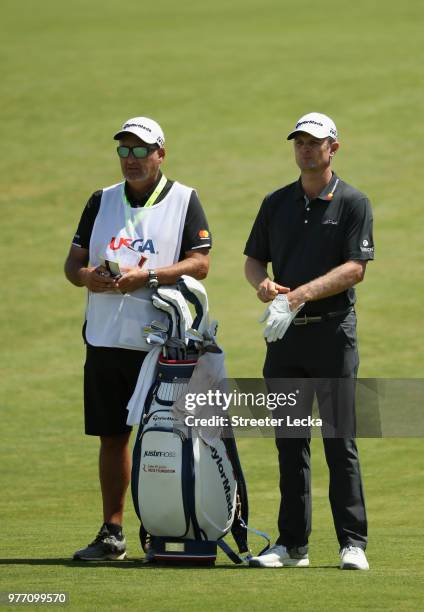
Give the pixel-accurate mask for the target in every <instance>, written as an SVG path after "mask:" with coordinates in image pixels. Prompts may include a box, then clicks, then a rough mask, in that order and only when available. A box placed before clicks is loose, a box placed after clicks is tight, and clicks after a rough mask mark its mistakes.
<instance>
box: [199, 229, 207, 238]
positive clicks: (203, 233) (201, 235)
mask: <svg viewBox="0 0 424 612" xmlns="http://www.w3.org/2000/svg"><path fill="white" fill-rule="evenodd" d="M199 236H200V238H209V232H208V231H207V230H200V232H199Z"/></svg>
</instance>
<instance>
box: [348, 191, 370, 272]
mask: <svg viewBox="0 0 424 612" xmlns="http://www.w3.org/2000/svg"><path fill="white" fill-rule="evenodd" d="M346 230H347V231H346V238H345V242H344V247H343V255H344V259H345V260H346V261H349V260H352V259H353V260H362V261H367V260H370V259H374V239H373V216H372V210H371V203H370V201H369V200H368V198H366V197H365V198H361V199H360V200H355V201H353V202H352V207H351V209H350V212H349V219H348V223H347V227H346Z"/></svg>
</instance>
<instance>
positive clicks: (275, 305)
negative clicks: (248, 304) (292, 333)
mask: <svg viewBox="0 0 424 612" xmlns="http://www.w3.org/2000/svg"><path fill="white" fill-rule="evenodd" d="M303 306H304V304H301V305H300V306H298V308H295V309H293V310H290V304H289V301H288V299H287V296H286V295H283V294H280V295H277V297H276V298H275V299H274V300H273V301H272V303H271V304H270V305H269V306H268V307H267V308H266V310H265V312H264V314H263V315H262V317H261V318H260V319H259V322H260V323H266V325H265V329H264V338H265V340H266V341H267V342H275V341H276V340H281V338H282V337H283V336H284V334H285V333H286V331H287V330H288V328H289V325H290V324H291V322H292V321H293V319H294V318H295V316H296V314H297V313H298V312H299V310H300V309H301V308H302V307H303Z"/></svg>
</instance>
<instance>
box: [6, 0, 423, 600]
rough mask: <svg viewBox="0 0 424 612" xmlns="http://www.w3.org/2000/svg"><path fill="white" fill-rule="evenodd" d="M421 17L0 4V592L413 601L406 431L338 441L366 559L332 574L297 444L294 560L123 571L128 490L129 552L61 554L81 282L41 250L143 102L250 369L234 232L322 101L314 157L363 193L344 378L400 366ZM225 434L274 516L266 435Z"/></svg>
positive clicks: (414, 290)
mask: <svg viewBox="0 0 424 612" xmlns="http://www.w3.org/2000/svg"><path fill="white" fill-rule="evenodd" d="M423 16H424V9H423V5H422V2H421V1H420V0H410V1H409V2H407V3H403V4H400V3H399V2H395V1H394V0H388V1H387V2H382V1H381V2H372V3H370V2H368V1H366V0H357V1H356V2H354V3H347V2H344V3H341V2H337V1H336V0H323V2H321V3H320V4H319V5H317V4H316V3H315V2H312V0H305V1H304V2H302V3H299V2H296V1H295V0H285V1H284V2H277V1H276V0H261V1H259V0H232V1H231V2H224V1H223V0H216V1H215V2H214V3H213V4H211V3H205V2H199V1H198V0H197V1H195V0H188V1H186V2H183V3H175V2H171V1H170V0H157V1H156V2H155V3H154V4H152V5H149V6H147V5H145V4H143V3H140V2H139V1H136V0H128V1H127V2H126V3H124V4H122V3H119V2H118V1H117V0H102V1H100V0H90V1H89V2H87V1H85V0H72V2H68V3H63V2H57V0H56V1H53V0H43V1H42V2H37V3H35V2H33V1H30V0H22V2H19V3H16V2H14V1H13V0H3V2H2V16H1V20H0V35H1V41H2V60H3V61H2V93H1V102H2V115H3V122H2V128H3V143H4V149H5V151H4V152H5V155H3V159H2V169H3V171H2V173H1V176H0V184H1V189H0V198H1V210H2V219H1V220H2V240H1V247H0V248H1V260H2V262H3V268H4V276H3V278H4V288H3V292H2V300H1V305H0V308H1V313H0V314H1V316H0V333H1V339H2V350H1V354H0V361H1V363H0V365H1V382H0V409H1V432H2V435H1V444H0V454H1V456H0V459H1V466H2V469H1V472H0V484H1V491H2V495H1V497H0V510H1V516H2V524H1V529H0V550H1V553H0V557H1V567H0V590H3V591H20V592H27V591H52V590H53V591H58V590H64V591H68V592H69V595H70V598H71V608H72V609H75V610H103V609H109V610H139V609H140V610H143V609H149V610H154V611H156V610H158V611H159V610H179V609H183V608H184V609H187V610H193V611H197V610H199V609H203V610H209V609H210V610H212V609H217V608H219V609H222V610H238V609H246V608H247V609H252V610H256V609H260V608H267V609H275V610H277V609H288V610H311V611H315V610H335V611H336V610H340V609H343V610H358V609H365V608H367V609H370V608H371V609H376V610H379V609H386V610H419V609H422V600H423V595H424V593H423V560H422V557H423V555H422V551H421V545H420V543H421V541H422V537H423V529H422V527H421V525H420V524H418V523H419V521H418V518H419V513H420V511H421V509H422V507H423V502H424V493H423V488H424V487H423V467H422V466H423V462H422V454H423V447H424V444H423V441H422V439H412V438H410V439H386V440H361V441H360V450H361V459H362V470H363V472H364V479H365V488H366V495H367V501H368V512H369V520H370V545H369V559H370V563H371V567H372V571H370V572H369V573H365V572H364V573H362V572H358V573H355V572H339V571H338V570H336V563H337V547H336V541H335V535H334V530H333V527H332V523H331V516H330V511H329V505H328V502H327V499H326V497H327V474H326V469H325V466H324V459H323V453H322V449H321V445H320V442H319V440H314V444H313V485H314V522H313V525H314V531H313V535H312V538H311V559H312V567H311V568H310V569H305V570H303V571H300V570H298V571H295V570H287V571H278V570H277V571H272V570H271V571H260V570H259V571H255V570H248V569H245V568H241V569H239V568H235V567H233V566H230V565H228V564H227V563H226V562H225V560H224V559H223V558H222V557H220V562H219V564H218V567H217V568H216V569H213V570H184V571H183V570H176V569H157V568H156V569H153V568H147V567H146V568H143V567H140V566H139V564H137V559H139V558H140V556H141V555H140V551H139V547H138V543H137V522H136V518H135V514H134V512H133V511H132V508H131V503H130V502H128V506H127V513H126V533H127V538H128V540H129V555H130V561H129V562H128V563H123V564H119V565H113V564H112V565H107V566H106V565H102V564H93V565H90V566H83V567H81V566H78V565H76V564H74V563H72V562H70V561H69V557H70V555H71V553H72V552H73V551H74V550H75V549H76V548H78V547H80V546H82V545H84V544H85V543H87V542H88V541H89V540H90V539H92V538H93V537H94V533H95V531H96V529H97V528H98V527H99V523H100V520H99V516H100V513H99V510H100V503H99V492H98V485H97V474H96V471H97V468H96V461H97V459H96V456H97V440H94V439H91V438H90V439H89V438H85V437H84V436H83V435H82V433H81V431H82V407H81V404H82V397H81V396H82V393H81V380H82V361H83V347H82V343H81V339H80V326H81V319H82V314H83V309H84V295H83V292H82V291H78V290H77V289H76V288H74V287H71V286H70V285H69V284H67V283H66V282H65V280H64V277H63V272H62V267H63V261H64V258H65V256H66V253H67V250H68V248H69V243H70V240H71V238H72V235H73V232H74V230H75V227H76V224H77V222H78V219H79V216H80V214H81V211H82V207H83V205H84V204H85V202H86V200H87V198H88V197H89V195H90V194H91V193H92V192H93V191H94V190H96V189H98V188H100V187H102V186H105V185H109V184H112V183H114V182H117V181H118V180H120V175H119V170H118V169H119V165H118V162H117V159H116V155H115V153H114V144H113V141H112V139H111V136H112V134H113V133H114V131H116V129H117V127H118V126H119V125H120V124H121V123H122V122H123V121H124V120H125V119H126V118H128V117H131V116H135V115H137V114H145V115H148V116H149V115H150V116H153V117H155V118H156V119H158V120H159V121H160V123H161V124H162V126H163V128H164V130H165V134H166V137H167V153H168V157H167V161H166V165H165V172H166V174H167V175H168V176H169V177H170V178H176V179H178V180H180V181H181V182H183V183H186V184H189V185H194V186H196V188H197V189H198V192H199V196H200V199H201V201H202V202H203V203H204V206H205V208H206V211H207V214H208V217H209V221H210V225H211V229H212V232H213V236H214V249H213V258H212V267H211V273H210V276H209V278H208V280H207V288H208V291H209V297H210V302H211V305H212V314H213V316H214V317H216V318H217V319H219V321H220V337H221V341H222V343H223V345H224V347H225V349H226V352H227V355H228V362H227V364H228V369H229V373H230V374H231V375H232V376H237V377H243V376H246V377H252V376H259V375H260V371H261V367H262V360H263V343H262V341H261V336H260V329H259V326H258V325H257V324H256V320H257V318H258V316H259V314H260V312H261V310H262V307H261V305H260V304H259V302H257V300H256V298H255V296H254V294H253V292H252V290H251V289H250V288H249V287H248V286H247V284H246V283H245V282H244V280H243V278H242V266H243V259H244V258H243V255H242V251H243V247H244V243H245V240H246V237H247V235H248V231H249V229H250V226H251V224H252V221H253V219H254V216H255V214H256V212H257V209H258V206H259V204H260V202H261V200H262V198H263V196H264V194H265V193H267V192H268V191H270V190H272V189H274V188H276V187H278V186H279V185H281V184H285V183H288V182H290V181H292V180H294V178H295V177H296V176H297V169H296V167H295V165H294V163H293V159H292V157H293V156H292V151H291V146H290V144H288V143H286V142H285V140H284V138H285V134H286V133H287V132H288V130H290V129H291V128H292V125H293V123H294V122H295V120H296V119H297V118H298V117H299V116H300V115H302V114H303V113H305V112H308V111H311V110H317V111H321V112H326V113H328V114H329V115H331V116H333V117H334V118H335V120H336V123H337V126H338V128H339V131H340V135H341V142H342V148H341V150H340V152H339V153H338V155H337V158H336V163H335V169H336V170H337V171H338V173H339V174H340V175H341V176H342V177H343V178H345V179H346V180H347V181H348V182H351V183H353V184H354V185H355V186H357V187H358V188H360V189H361V190H363V191H365V192H366V193H368V194H369V196H370V198H371V200H372V202H373V205H374V213H375V221H376V229H375V234H376V236H375V237H376V244H377V260H376V261H375V262H374V263H372V264H370V265H369V267H368V271H367V276H366V280H365V283H364V284H363V285H362V286H361V287H360V288H359V290H358V295H359V304H358V313H359V323H360V325H359V334H360V347H361V356H362V365H361V370H360V374H361V376H364V377H381V378H390V377H395V378H409V377H411V378H420V377H422V376H423V371H424V367H423V366H424V353H423V351H422V346H423V333H422V316H421V313H422V290H421V289H420V283H421V280H422V277H423V271H424V270H423V259H422V257H421V252H422V231H421V230H420V227H421V226H422V222H421V218H422V202H421V197H420V193H421V181H420V178H421V176H420V174H421V172H420V171H421V161H420V156H421V147H420V145H421V142H422V140H423V136H424V127H423V126H424V123H423V122H422V121H420V120H417V118H418V117H420V113H419V112H418V111H419V109H420V108H421V104H422V99H423V85H424V82H423V76H422V58H423V45H422V32H421V30H422V19H423ZM242 347H243V349H242ZM399 409H400V410H401V409H402V406H399ZM240 447H241V454H242V461H243V465H244V469H245V472H246V478H247V481H248V485H249V490H250V504H251V509H252V510H251V515H252V516H251V523H252V525H253V526H256V527H258V528H261V529H264V530H268V531H269V532H270V533H272V534H273V536H275V519H276V514H277V499H278V494H277V469H276V457H275V452H274V446H273V442H272V440H261V439H243V440H242V441H241V444H240Z"/></svg>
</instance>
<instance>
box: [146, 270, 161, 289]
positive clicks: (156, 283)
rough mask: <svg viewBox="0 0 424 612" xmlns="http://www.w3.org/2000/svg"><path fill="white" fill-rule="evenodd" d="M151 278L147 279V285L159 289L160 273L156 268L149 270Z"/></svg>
mask: <svg viewBox="0 0 424 612" xmlns="http://www.w3.org/2000/svg"><path fill="white" fill-rule="evenodd" d="M148 273H149V278H148V279H147V287H148V288H149V289H157V288H158V287H159V280H158V275H157V274H156V272H155V271H154V270H148Z"/></svg>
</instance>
